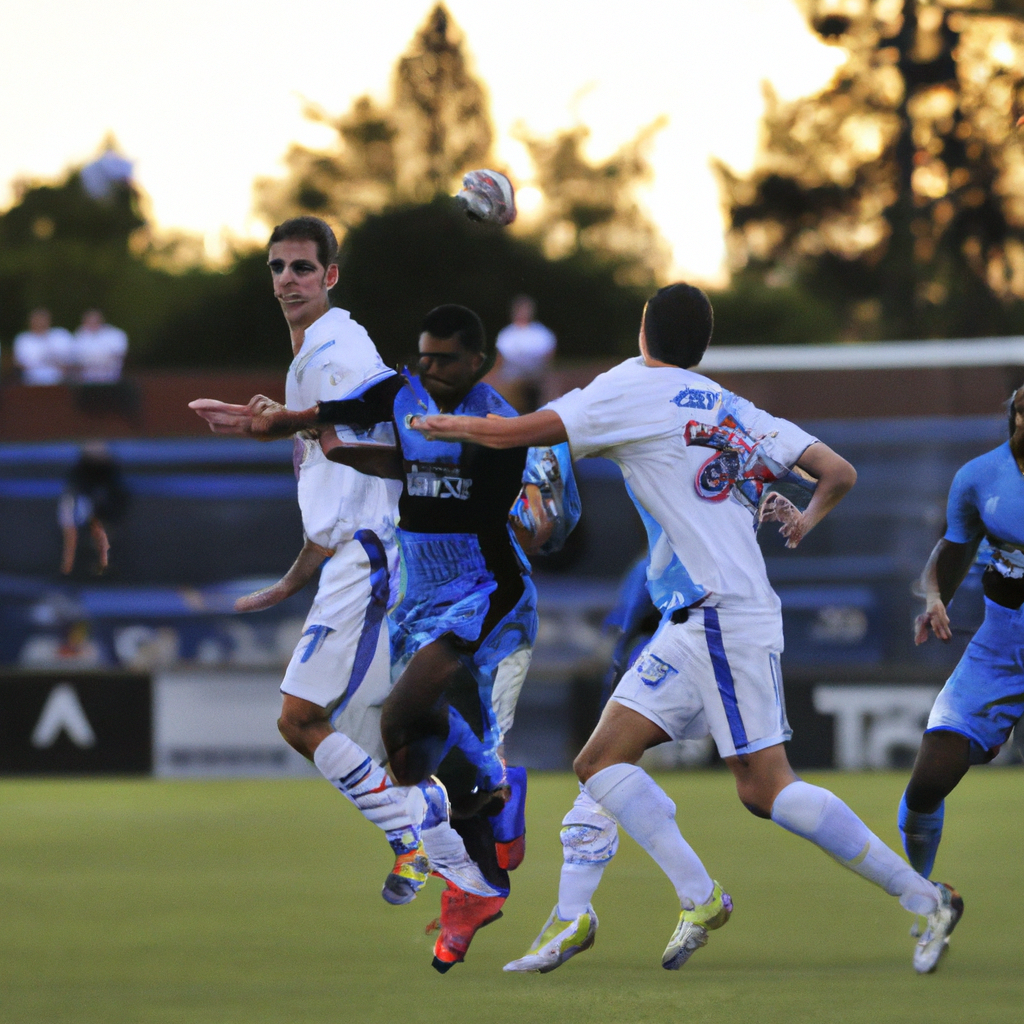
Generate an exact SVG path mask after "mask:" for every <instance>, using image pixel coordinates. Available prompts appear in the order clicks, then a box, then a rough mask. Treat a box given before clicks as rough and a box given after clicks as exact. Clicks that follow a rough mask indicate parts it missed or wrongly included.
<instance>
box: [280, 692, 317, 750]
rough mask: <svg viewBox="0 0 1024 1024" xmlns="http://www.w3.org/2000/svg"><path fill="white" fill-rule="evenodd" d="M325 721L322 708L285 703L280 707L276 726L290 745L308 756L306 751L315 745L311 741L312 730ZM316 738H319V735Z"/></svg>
mask: <svg viewBox="0 0 1024 1024" xmlns="http://www.w3.org/2000/svg"><path fill="white" fill-rule="evenodd" d="M303 704H305V702H303ZM327 721H329V719H328V717H327V713H326V711H324V709H323V708H318V707H316V706H315V705H313V704H310V705H309V706H308V707H306V706H295V705H293V704H288V703H285V705H284V707H282V708H281V717H280V718H278V720H277V728H278V731H279V732H280V733H281V735H282V736H283V737H284V740H285V742H286V743H287V744H288V745H289V746H290V747H294V748H295V749H296V750H297V751H299V753H300V754H305V755H306V756H309V754H308V751H311V750H313V749H314V748H315V747H316V743H315V742H311V741H312V740H313V732H314V731H316V730H318V729H319V728H320V727H321V726H322V725H323V723H324V722H327ZM316 739H319V735H317V736H316Z"/></svg>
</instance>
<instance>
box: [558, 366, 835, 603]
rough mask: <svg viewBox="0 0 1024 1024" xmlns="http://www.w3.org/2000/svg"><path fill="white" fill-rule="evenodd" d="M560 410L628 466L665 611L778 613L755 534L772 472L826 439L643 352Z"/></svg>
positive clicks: (652, 580) (584, 439)
mask: <svg viewBox="0 0 1024 1024" xmlns="http://www.w3.org/2000/svg"><path fill="white" fill-rule="evenodd" d="M547 408H549V409H553V410H554V411H555V412H556V413H558V415H559V417H560V418H561V420H562V422H563V424H564V425H565V429H566V433H567V434H568V436H569V446H570V448H571V450H572V455H573V458H583V457H586V456H588V455H593V456H598V455H599V456H604V457H605V458H608V459H611V460H612V461H613V462H615V463H616V464H617V465H618V466H619V468H620V469H621V470H622V475H623V477H624V478H625V480H626V486H627V488H628V489H629V492H630V496H631V497H632V499H633V501H634V503H635V504H636V506H637V509H638V510H639V512H640V515H641V517H642V518H643V520H644V525H645V526H646V527H647V532H648V537H649V540H650V545H651V565H650V568H649V570H648V583H649V589H650V591H651V596H652V598H653V599H654V601H655V604H656V605H657V606H658V608H659V609H660V610H662V611H671V610H672V609H675V608H682V607H687V606H689V605H692V604H695V603H696V602H698V601H701V600H703V601H704V603H705V604H706V605H707V606H709V607H723V608H733V609H737V610H739V609H743V610H745V611H748V612H752V613H757V612H767V613H772V614H775V615H777V614H778V613H779V610H780V603H779V599H778V597H777V596H776V594H775V592H774V591H773V590H772V588H771V585H770V584H769V582H768V575H767V572H766V571H765V564H764V558H763V556H762V555H761V550H760V548H759V547H758V545H757V539H756V531H755V527H756V511H757V505H758V501H759V499H760V496H761V491H762V489H763V487H764V484H765V483H766V482H769V481H771V480H772V479H774V478H775V477H777V476H779V475H783V474H785V472H786V471H787V470H788V469H790V468H791V467H792V466H793V464H794V463H795V462H796V461H797V460H798V459H799V458H800V456H801V455H802V454H803V452H804V451H805V450H806V449H807V447H808V446H809V445H811V444H813V443H814V442H815V440H816V438H814V437H812V436H811V435H810V434H808V433H806V432H805V431H803V430H801V429H800V428H799V427H797V426H796V425H794V424H793V423H790V422H789V421H788V420H783V419H778V418H776V417H774V416H770V415H769V414H768V413H765V412H762V411H761V410H760V409H758V408H757V407H756V406H754V405H752V404H751V403H750V402H748V401H747V400H746V399H744V398H740V397H739V396H738V395H735V394H733V393H732V392H730V391H727V390H725V389H724V388H723V387H722V386H721V385H719V384H716V383H715V382H714V381H712V380H709V379H708V378H707V377H703V376H701V375H700V374H698V373H694V372H693V371H691V370H684V369H681V368H676V367H651V366H647V365H646V364H645V363H644V361H643V359H642V358H640V357H637V358H635V359H629V360H627V361H626V362H624V363H620V364H619V365H618V366H616V367H615V368H614V369H611V370H609V371H608V372H607V373H603V374H601V375H600V376H599V377H597V378H596V379H595V380H594V381H593V382H592V383H591V384H589V385H588V386H587V387H586V388H584V389H582V390H580V389H577V390H575V391H571V392H569V394H567V395H563V396H562V397H561V398H558V399H556V400H555V401H554V402H551V403H550V404H549V405H548V406H547Z"/></svg>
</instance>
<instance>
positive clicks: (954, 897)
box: [914, 882, 964, 974]
mask: <svg viewBox="0 0 1024 1024" xmlns="http://www.w3.org/2000/svg"><path fill="white" fill-rule="evenodd" d="M935 887H936V889H938V890H939V905H938V906H937V907H936V908H935V909H934V910H933V911H932V912H931V913H930V914H929V915H928V917H927V924H926V926H925V929H924V934H923V935H922V936H921V938H920V939H919V940H918V943H917V945H916V946H915V947H914V970H915V971H917V973H918V974H931V973H932V972H933V971H934V970H935V968H936V967H938V966H939V961H940V960H941V959H942V955H943V954H944V953H945V952H946V950H947V949H948V948H949V937H950V935H951V934H952V933H953V929H954V928H955V927H956V926H957V924H958V923H959V921H960V918H961V917H963V915H964V901H963V897H962V896H961V895H960V893H958V892H957V891H956V889H954V888H953V887H952V886H950V885H946V883H945V882H936V883H935Z"/></svg>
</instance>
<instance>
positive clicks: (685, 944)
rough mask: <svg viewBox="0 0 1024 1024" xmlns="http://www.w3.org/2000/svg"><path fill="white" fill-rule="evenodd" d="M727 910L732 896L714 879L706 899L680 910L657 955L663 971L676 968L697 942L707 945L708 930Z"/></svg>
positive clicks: (722, 919)
mask: <svg viewBox="0 0 1024 1024" xmlns="http://www.w3.org/2000/svg"><path fill="white" fill-rule="evenodd" d="M731 914H732V897H731V896H730V895H729V894H728V893H727V892H724V891H723V890H722V887H721V885H719V884H718V882H715V887H714V889H712V890H711V896H710V898H709V899H708V900H707V902H706V903H702V904H701V905H700V906H699V907H694V908H693V910H682V911H680V913H679V924H677V925H676V930H675V931H674V932H673V933H672V938H671V939H669V940H668V945H667V946H666V947H665V952H664V953H663V954H662V956H661V966H662V967H664V968H665V970H666V971H678V970H679V968H680V967H682V966H683V964H685V963H686V961H687V960H689V959H690V957H691V956H693V954H694V953H696V952H697V950H698V949H700V948H701V946H706V945H707V943H708V932H712V931H714V930H715V929H716V928H721V927H722V925H723V924H725V922H726V921H728V920H729V916H730V915H731Z"/></svg>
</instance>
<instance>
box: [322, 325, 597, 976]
mask: <svg viewBox="0 0 1024 1024" xmlns="http://www.w3.org/2000/svg"><path fill="white" fill-rule="evenodd" d="M489 363H490V359H489V357H488V352H487V346H486V337H485V334H484V329H483V325H482V324H481V322H480V319H479V317H477V316H476V314H475V313H473V312H472V311H471V310H469V309H466V308H465V307H462V306H455V305H447V306H440V307H438V308H437V309H434V310H432V311H431V312H430V313H429V314H428V315H427V316H426V318H425V319H424V321H423V325H422V333H421V335H420V339H419V360H418V369H419V376H418V377H410V378H408V379H407V380H405V381H403V380H402V379H401V378H390V379H388V380H386V381H383V382H381V383H380V384H378V385H376V386H375V387H373V388H371V389H369V390H367V391H366V392H364V393H363V394H362V395H360V396H358V397H357V398H354V399H349V400H345V401H340V402H321V403H320V405H319V407H318V419H319V421H320V423H321V424H328V423H339V424H344V425H346V426H347V427H356V428H365V427H368V426H370V425H373V424H377V423H380V422H382V421H386V420H387V421H391V422H392V423H393V425H394V430H395V435H396V440H397V448H396V449H391V450H380V449H376V450H374V449H367V448H366V447H365V446H359V445H355V446H353V447H350V446H346V444H345V443H344V442H343V441H339V443H338V444H337V446H334V447H332V441H331V439H330V437H329V436H325V437H324V438H323V448H324V450H325V452H327V456H328V458H330V459H333V460H335V461H338V462H344V463H346V464H348V465H352V466H354V467H355V468H357V469H360V470H361V471H363V472H367V473H371V474H374V475H380V476H390V477H397V478H399V479H401V480H402V481H403V483H404V488H403V493H402V497H401V498H400V500H399V517H400V529H399V544H400V547H401V551H402V570H403V585H402V597H401V598H400V600H399V603H398V605H397V607H396V608H395V609H394V610H393V612H392V659H393V662H394V663H395V664H396V666H398V668H399V669H400V671H401V675H400V676H399V678H398V680H397V682H396V683H395V686H394V688H393V690H392V692H391V694H390V695H389V697H388V699H387V701H386V702H385V704H384V709H383V715H382V719H381V730H382V734H383V738H384V743H385V747H386V749H387V752H388V757H389V762H390V766H391V771H392V774H393V775H394V777H395V780H396V782H398V783H399V784H400V785H410V784H415V783H413V782H412V781H411V780H416V782H420V781H423V780H424V779H426V778H429V777H430V775H431V774H435V773H436V774H437V775H438V777H439V778H440V779H441V780H442V781H443V782H444V783H445V784H446V786H447V787H448V791H449V796H450V799H451V805H452V826H453V827H454V828H455V829H456V831H458V833H459V835H460V836H461V837H462V840H463V842H464V843H465V847H466V850H467V851H468V853H469V855H470V857H471V858H472V859H473V861H475V863H476V864H477V866H478V867H479V869H480V872H481V873H482V875H483V879H484V880H485V881H486V885H487V888H486V889H482V888H481V889H479V891H477V892H475V893H472V892H470V893H467V892H466V891H463V890H460V889H459V888H458V887H456V886H454V885H452V883H451V882H450V881H449V883H448V888H447V890H446V891H445V893H444V894H443V895H442V904H441V906H442V914H441V935H440V936H439V939H438V942H437V945H436V947H435V951H434V953H435V960H434V966H435V967H436V968H438V969H439V970H441V971H444V970H447V969H448V968H449V967H450V966H451V965H452V964H454V963H457V962H459V961H461V960H462V959H463V957H464V956H465V951H466V948H467V947H468V944H469V940H470V939H471V938H472V935H473V934H474V932H475V931H476V929H477V928H478V927H481V926H482V925H483V924H486V923H488V922H489V921H491V920H494V918H495V917H496V916H497V915H498V913H499V911H500V908H501V905H502V904H503V903H504V900H505V898H506V896H507V894H508V869H509V868H510V867H515V866H516V864H517V863H518V861H519V860H520V859H521V856H522V849H521V836H522V832H523V829H524V824H523V821H522V795H523V790H524V788H525V772H523V771H522V770H521V769H519V770H516V769H506V767H505V764H504V760H503V757H502V749H501V744H502V738H503V735H504V733H505V731H506V730H507V729H508V728H509V726H510V725H511V720H512V713H513V711H514V708H515V702H516V698H517V697H518V693H519V689H520V688H521V686H522V683H523V679H524V677H525V674H526V669H527V667H528V665H529V654H530V650H531V648H532V646H533V641H534V638H535V636H536V631H537V614H536V590H535V588H534V585H533V583H532V581H531V580H530V577H529V563H528V562H527V560H526V557H525V554H524V552H523V549H522V547H521V545H520V543H519V540H522V541H523V542H524V543H527V542H529V543H530V546H531V547H532V548H533V549H534V550H536V549H537V548H538V547H540V544H541V542H543V541H544V540H545V536H544V534H545V533H546V532H547V530H549V529H552V528H557V529H558V531H559V533H560V534H561V535H562V536H564V534H565V532H567V527H568V526H569V522H568V521H569V520H571V519H572V516H573V514H574V511H573V510H574V508H578V499H576V498H575V485H574V483H573V481H572V476H571V469H570V464H569V458H568V450H567V448H566V446H562V447H563V448H566V450H565V451H564V452H557V453H556V452H554V451H552V450H551V449H540V450H533V449H527V448H525V447H522V448H511V449H506V450H503V451H500V452H495V451H492V450H489V449H486V448H483V447H481V446H480V445H475V444H464V443H461V442H445V441H431V440H428V439H427V438H425V437H424V435H423V434H422V433H420V432H419V431H417V430H415V429H413V427H412V423H413V422H414V421H415V419H416V417H418V416H420V415H429V414H432V413H437V412H451V413H458V414H461V415H467V416H482V417H483V416H492V415H493V416H502V417H504V416H514V415H516V414H515V410H513V409H512V407H511V406H510V405H509V404H508V403H507V402H506V401H505V400H504V399H503V398H502V397H501V396H500V395H499V394H498V393H497V392H496V391H494V389H493V388H491V387H490V386H489V385H487V384H484V383H482V382H481V381H480V378H481V377H482V376H483V375H484V373H485V372H486V370H487V369H488V368H489ZM559 456H561V457H560V458H559ZM542 466H543V467H545V468H543V469H542V468H541V467H542ZM535 472H536V473H538V474H539V475H538V476H537V477H536V482H535V484H534V485H533V489H532V491H531V486H530V483H529V482H530V480H531V479H533V478H534V476H533V474H534V473H535ZM541 478H543V479H541ZM524 480H526V481H527V487H526V488H525V493H526V500H523V499H519V495H520V489H521V487H522V486H523V482H524ZM552 483H555V485H556V486H558V485H560V486H561V487H562V488H564V491H565V496H567V497H568V500H566V501H565V502H564V507H565V508H566V510H567V512H568V514H567V515H563V516H561V517H558V516H557V515H556V516H551V515H550V514H549V513H550V511H551V509H550V505H549V507H548V509H547V510H546V509H545V508H544V505H545V503H544V501H543V499H540V500H539V496H540V493H541V489H540V488H539V487H538V486H537V485H538V484H543V485H544V486H548V487H549V486H550V485H551V484H552ZM513 504H517V505H518V508H519V515H518V516H517V517H516V519H515V520H513V525H514V526H518V529H516V530H515V531H513V530H510V525H509V510H510V509H511V508H512V506H513ZM560 504H561V503H560ZM576 514H578V513H576ZM559 518H560V520H561V521H556V520H558V519H559ZM522 520H526V521H527V523H529V524H530V525H532V526H533V527H534V530H532V531H531V530H528V529H523V528H522V526H523V525H524V524H523V523H522ZM517 538H518V539H517ZM559 539H561V538H560V537H555V538H548V539H547V543H548V544H551V543H552V540H553V541H554V542H555V543H556V544H557V541H558V540H559ZM517 840H519V842H518V844H517V842H516V841H517Z"/></svg>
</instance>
